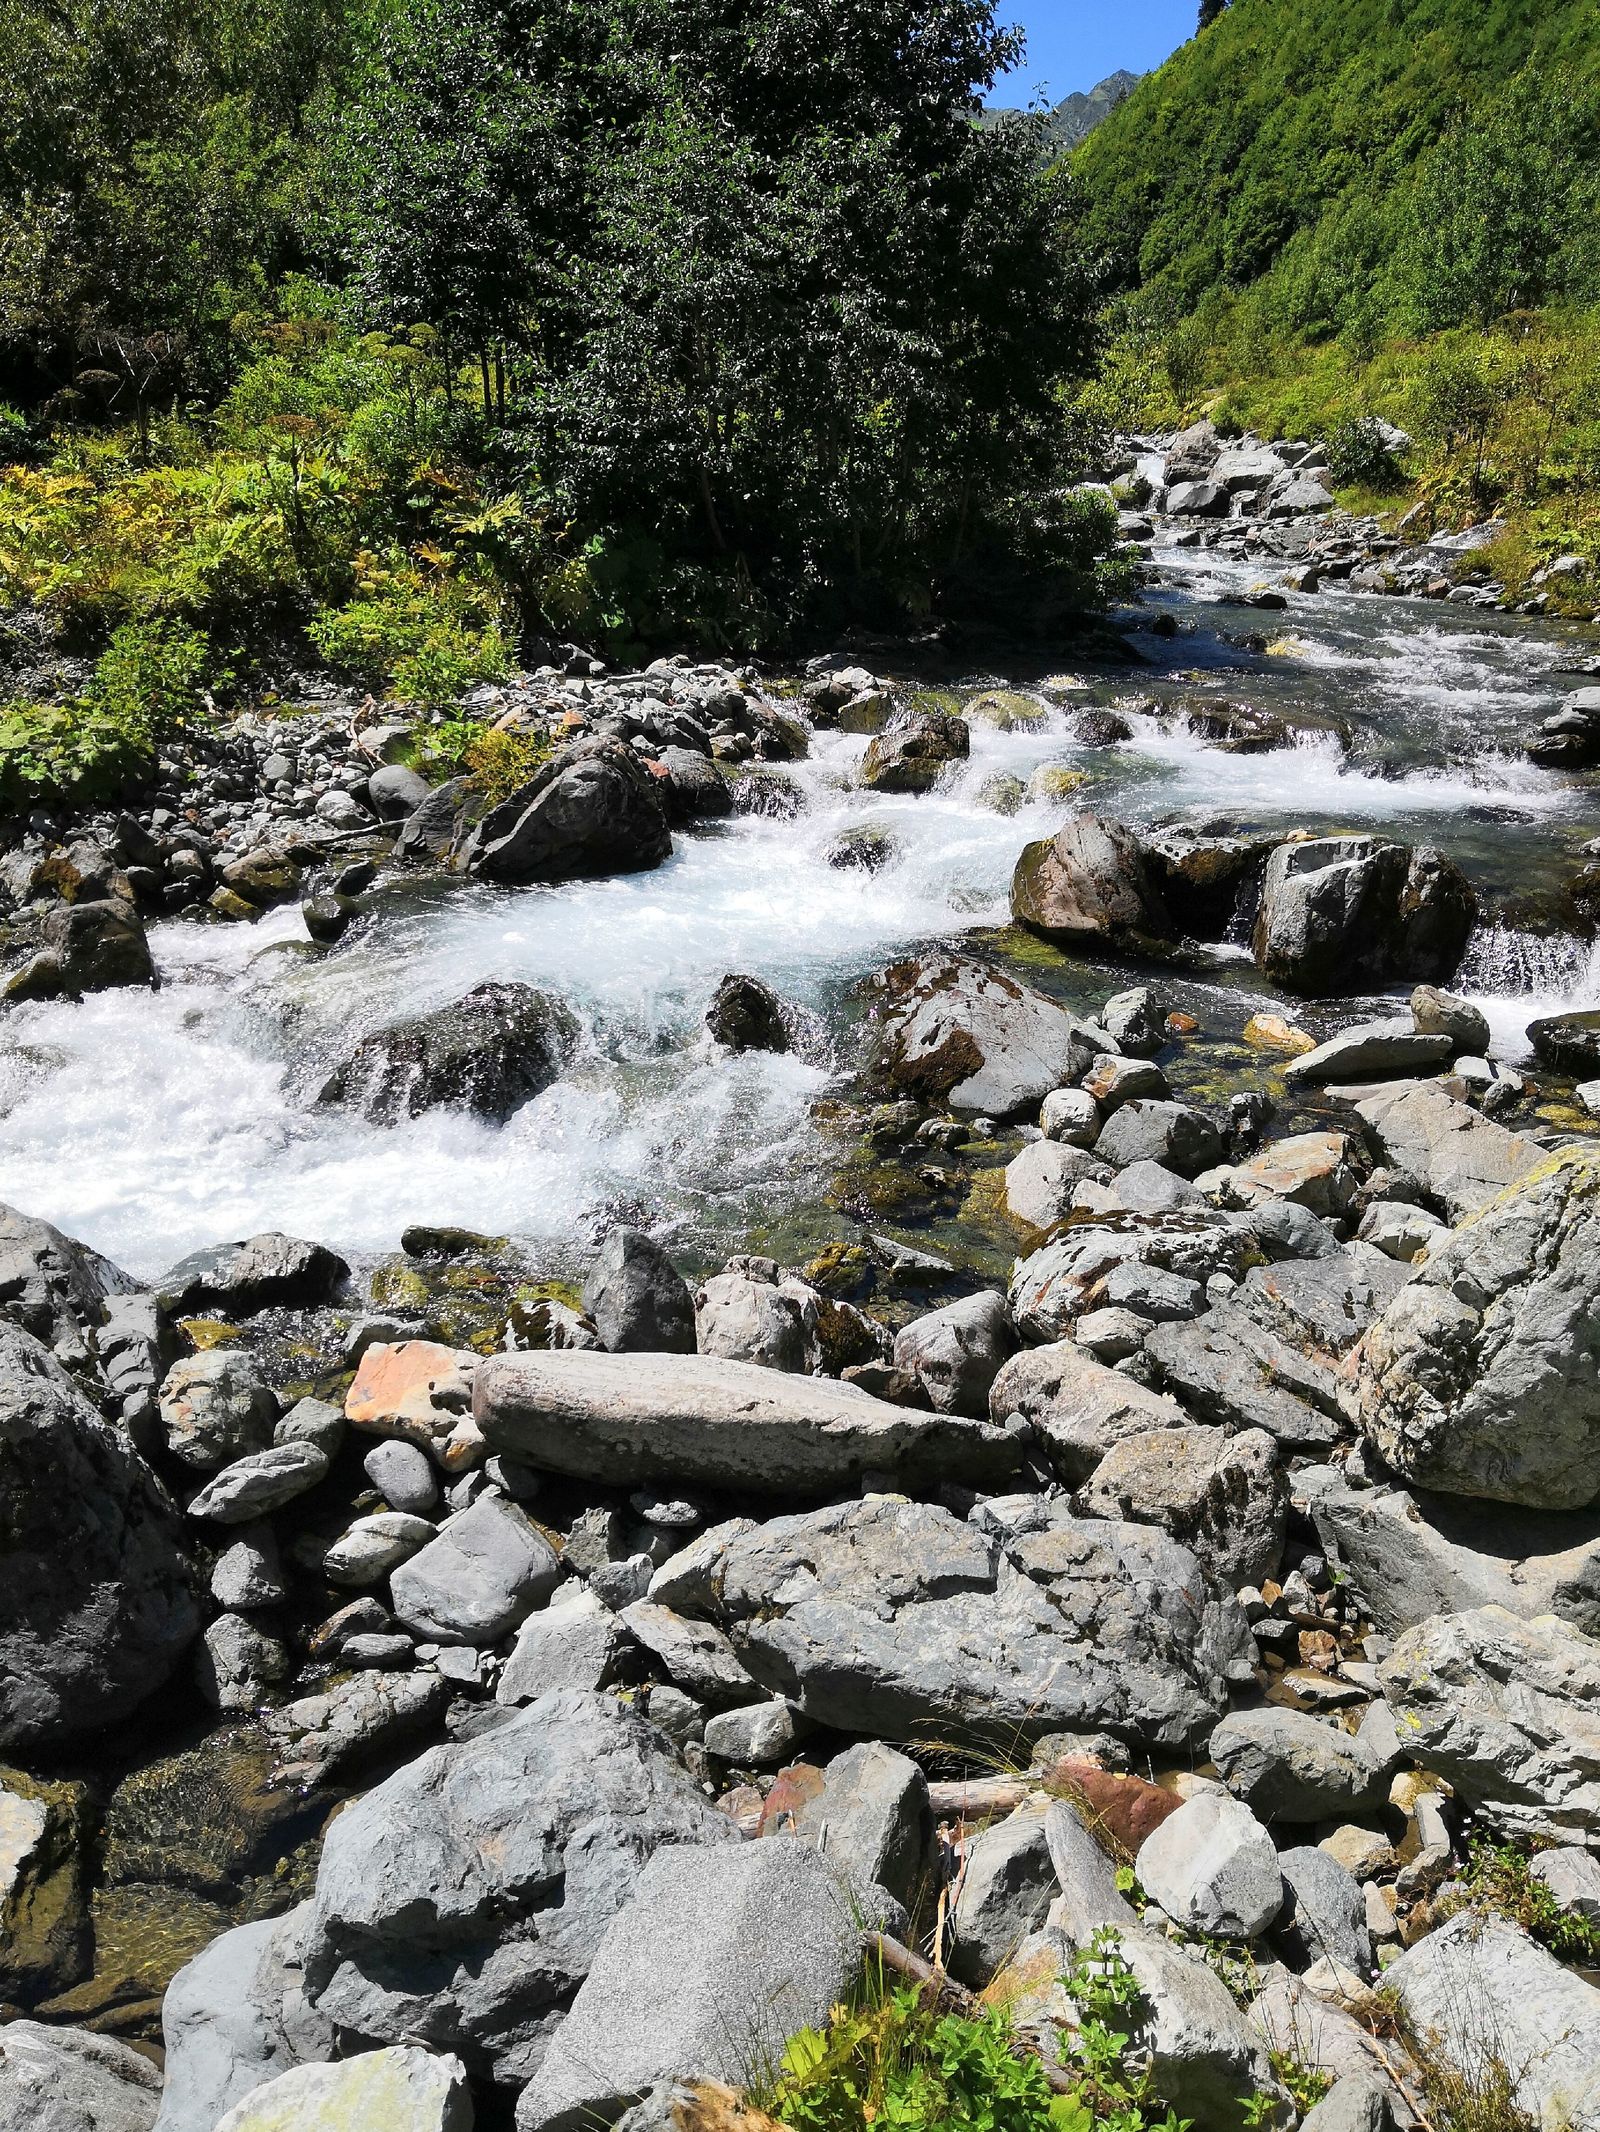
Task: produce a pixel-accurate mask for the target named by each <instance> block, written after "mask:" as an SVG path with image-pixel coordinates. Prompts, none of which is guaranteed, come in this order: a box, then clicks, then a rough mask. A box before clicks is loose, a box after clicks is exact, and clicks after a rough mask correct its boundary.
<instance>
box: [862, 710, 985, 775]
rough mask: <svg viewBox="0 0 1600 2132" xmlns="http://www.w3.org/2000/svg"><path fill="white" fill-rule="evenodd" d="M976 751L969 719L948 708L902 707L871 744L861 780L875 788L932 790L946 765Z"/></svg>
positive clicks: (864, 762) (964, 758) (963, 760)
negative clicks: (949, 710)
mask: <svg viewBox="0 0 1600 2132" xmlns="http://www.w3.org/2000/svg"><path fill="white" fill-rule="evenodd" d="M971 752H972V737H971V735H970V734H969V732H968V731H967V725H966V720H965V719H963V718H955V717H951V716H950V715H949V714H948V713H947V712H944V711H902V712H899V713H897V715H896V716H895V717H893V718H891V719H890V721H889V723H888V725H887V726H885V727H884V729H883V731H882V732H881V733H879V734H878V735H877V736H876V737H875V738H874V739H873V740H872V741H871V743H870V744H869V745H868V748H867V752H866V755H865V756H864V758H863V759H862V764H861V782H862V783H863V784H864V785H867V786H869V787H870V788H871V789H872V790H873V791H875V792H930V791H932V789H933V787H934V786H935V785H936V784H937V783H938V781H939V777H940V773H941V772H942V771H943V770H944V769H945V767H946V765H947V764H949V763H953V762H965V761H966V759H967V757H968V755H969V754H970V753H971Z"/></svg>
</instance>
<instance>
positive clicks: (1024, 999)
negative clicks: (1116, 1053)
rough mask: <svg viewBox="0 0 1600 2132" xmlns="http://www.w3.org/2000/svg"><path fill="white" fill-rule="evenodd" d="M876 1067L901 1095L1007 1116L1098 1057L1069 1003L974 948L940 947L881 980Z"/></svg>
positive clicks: (1028, 1105) (887, 972)
mask: <svg viewBox="0 0 1600 2132" xmlns="http://www.w3.org/2000/svg"><path fill="white" fill-rule="evenodd" d="M878 989H879V992H880V995H881V999H880V1004H879V1008H878V1013H877V1022H878V1028H877V1036H876V1043H875V1048H874V1069H875V1072H876V1074H877V1076H878V1078H879V1079H880V1080H881V1081H883V1082H885V1083H886V1084H887V1085H888V1086H889V1087H890V1088H892V1089H893V1090H895V1091H896V1092H898V1093H901V1094H905V1095H910V1096H915V1097H917V1098H918V1099H919V1100H921V1101H924V1102H928V1103H938V1104H942V1105H945V1106H947V1107H948V1108H949V1109H951V1110H955V1111H959V1112H965V1113H974V1112H975V1113H977V1114H979V1115H982V1116H989V1117H1002V1118H1008V1117H1012V1116H1014V1115H1015V1114H1016V1113H1017V1112H1018V1111H1021V1110H1028V1109H1031V1108H1032V1107H1033V1106H1034V1105H1035V1104H1037V1103H1039V1102H1041V1101H1042V1100H1043V1099H1044V1097H1045V1096H1047V1095H1048V1094H1049V1092H1050V1091H1051V1089H1053V1088H1059V1087H1060V1086H1061V1085H1062V1084H1063V1083H1064V1082H1068V1081H1075V1080H1076V1079H1077V1077H1078V1075H1079V1074H1080V1073H1081V1072H1082V1071H1083V1069H1084V1067H1085V1066H1087V1065H1088V1064H1089V1061H1090V1059H1091V1058H1092V1057H1093V1056H1094V1051H1093V1049H1092V1048H1091V1047H1090V1046H1089V1045H1088V1044H1087V1043H1086V1042H1085V1041H1084V1039H1083V1038H1082V1037H1081V1036H1080V1035H1079V1029H1080V1026H1081V1025H1080V1024H1079V1022H1078V1020H1077V1019H1076V1017H1075V1016H1073V1015H1071V1014H1069V1013H1068V1012H1067V1011H1066V1009H1065V1008H1063V1007H1059V1006H1057V1005H1056V1003H1055V1001H1054V1000H1051V999H1047V998H1046V997H1045V996H1044V994H1043V993H1042V992H1035V991H1033V990H1031V989H1030V988H1029V987H1028V986H1026V985H1023V984H1020V983H1018V981H1017V980H1016V978H1014V977H1012V976H1011V975H1010V974H1009V973H1008V972H1006V971H1003V970H999V969H995V968H992V967H991V966H990V965H989V964H987V963H983V962H979V961H977V960H976V959H975V958H974V957H972V956H969V955H956V954H947V953H941V952H936V953H933V954H930V955H924V956H922V957H920V958H919V959H917V960H915V961H910V962H902V963H896V964H895V965H894V966H893V967H892V968H890V969H888V970H885V971H884V972H882V974H881V975H880V977H879V979H878Z"/></svg>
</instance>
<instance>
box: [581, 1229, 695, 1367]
mask: <svg viewBox="0 0 1600 2132" xmlns="http://www.w3.org/2000/svg"><path fill="white" fill-rule="evenodd" d="M583 1307H584V1309H585V1310H586V1311H587V1312H588V1314H589V1316H590V1317H591V1318H592V1319H593V1320H594V1324H595V1327H596V1330H597V1331H598V1332H599V1335H600V1341H601V1345H602V1346H603V1347H605V1348H606V1349H607V1350H608V1351H609V1352H610V1353H612V1354H621V1353H632V1352H634V1351H636V1350H647V1351H649V1352H650V1353H652V1354H674V1355H689V1354H693V1353H694V1345H695V1322H694V1299H693V1297H692V1296H691V1295H690V1293H689V1288H688V1284H687V1282H686V1281H685V1280H684V1278H683V1276H682V1275H681V1274H680V1273H679V1272H678V1270H677V1268H676V1267H675V1266H674V1265H673V1263H672V1261H671V1259H669V1258H668V1257H667V1254H666V1253H665V1252H664V1251H663V1250H662V1249H661V1246H660V1245H659V1244H658V1243H656V1242H655V1241H654V1239H653V1238H651V1237H649V1236H646V1235H645V1233H644V1231H643V1230H642V1229H630V1228H628V1227H626V1226H625V1225H623V1224H622V1223H618V1224H617V1226H616V1227H615V1228H613V1229H611V1230H610V1231H609V1232H608V1233H607V1236H606V1240H605V1242H604V1243H603V1244H602V1245H601V1247H600V1255H599V1257H598V1258H597V1259H596V1260H595V1263H594V1265H593V1267H592V1268H591V1269H590V1273H589V1278H588V1280H587V1281H586V1282H585V1283H584V1289H583Z"/></svg>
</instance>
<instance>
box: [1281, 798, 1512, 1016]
mask: <svg viewBox="0 0 1600 2132" xmlns="http://www.w3.org/2000/svg"><path fill="white" fill-rule="evenodd" d="M1476 910H1477V900H1476V898H1475V897H1474V895H1473V893H1472V890H1471V888H1470V887H1469V885H1468V883H1467V880H1466V877H1465V876H1464V875H1463V873H1462V872H1461V869H1460V868H1459V867H1458V866H1457V865H1456V864H1455V863H1454V861H1453V860H1450V859H1447V858H1445V857H1444V856H1443V854H1442V853H1440V852H1437V851H1434V850H1432V849H1430V848H1422V849H1419V850H1416V851H1413V850H1411V849H1410V848H1409V847H1408V846H1406V845H1404V844H1391V843H1388V842H1385V841H1384V840H1383V839H1382V838H1379V837H1373V836H1338V837H1314V838H1309V839H1306V840H1304V841H1302V842H1298V843H1285V844H1280V845H1279V846H1278V848H1277V849H1276V850H1275V851H1274V852H1273V854H1272V856H1271V857H1270V858H1269V859H1268V861H1267V870H1266V874H1265V877H1264V879H1263V881H1262V888H1261V908H1260V914H1259V916H1258V917H1257V920H1256V928H1255V936H1254V942H1253V946H1254V952H1255V959H1256V962H1257V963H1258V964H1259V966H1260V968H1261V969H1262V970H1263V971H1264V972H1265V973H1266V975H1267V976H1268V977H1270V978H1271V979H1272V980H1273V981H1274V982H1275V983H1277V984H1280V985H1282V986H1283V987H1284V988H1285V989H1286V990H1287V991H1290V992H1297V993H1301V994H1322V993H1329V992H1348V991H1354V990H1357V989H1359V988H1360V987H1361V986H1363V985H1366V986H1369V987H1376V986H1380V985H1384V984H1390V983H1393V982H1394V981H1395V980H1396V979H1397V978H1405V977H1410V978H1414V979H1415V978H1424V979H1428V980H1430V981H1433V982H1442V981H1444V980H1446V979H1448V978H1449V977H1451V976H1452V975H1453V974H1454V972H1455V968H1456V965H1457V964H1458V963H1459V962H1460V960H1461V955H1462V951H1463V949H1464V948H1465V947H1466V944H1467V935H1468V933H1469V932H1470V931H1471V929H1472V923H1473V919H1474V917H1475V915H1476Z"/></svg>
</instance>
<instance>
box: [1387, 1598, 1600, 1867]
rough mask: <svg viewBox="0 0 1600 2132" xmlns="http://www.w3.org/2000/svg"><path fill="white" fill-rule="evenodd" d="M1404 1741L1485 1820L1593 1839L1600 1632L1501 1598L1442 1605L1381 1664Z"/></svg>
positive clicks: (1554, 1837)
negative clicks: (1511, 1607)
mask: <svg viewBox="0 0 1600 2132" xmlns="http://www.w3.org/2000/svg"><path fill="white" fill-rule="evenodd" d="M1378 1684H1379V1686H1380V1687H1381V1689H1382V1691H1383V1695H1384V1699H1385V1701H1386V1702H1387V1703H1388V1705H1389V1708H1390V1710H1391V1711H1392V1712H1393V1713H1394V1719H1395V1723H1396V1725H1397V1727H1398V1728H1399V1732H1400V1737H1401V1739H1402V1740H1403V1741H1404V1742H1405V1747H1406V1752H1407V1754H1408V1755H1410V1756H1411V1758H1412V1759H1413V1760H1414V1761H1416V1762H1417V1763H1418V1764H1419V1766H1420V1767H1421V1768H1423V1769H1426V1770H1430V1771H1432V1772H1433V1773H1434V1774H1436V1775H1438V1776H1441V1777H1444V1778H1446V1779H1447V1780H1448V1781H1449V1783H1450V1784H1451V1786H1452V1787H1453V1788H1454V1790H1455V1791H1456V1793H1457V1794H1458V1795H1459V1796H1460V1797H1461V1798H1462V1799H1463V1800H1465V1801H1466V1802H1467V1803H1468V1804H1469V1805H1471V1806H1473V1807H1474V1808H1475V1809H1476V1810H1477V1812H1478V1814H1479V1816H1480V1818H1481V1819H1482V1821H1483V1822H1484V1823H1485V1824H1486V1825H1487V1826H1489V1827H1492V1828H1499V1829H1504V1830H1507V1831H1508V1832H1511V1833H1514V1834H1518V1835H1521V1836H1525V1837H1532V1838H1542V1839H1543V1840H1545V1841H1546V1842H1550V1843H1565V1842H1575V1843H1582V1844H1587V1845H1589V1846H1591V1847H1594V1846H1595V1840H1596V1838H1595V1832H1596V1829H1597V1828H1600V1643H1596V1642H1595V1641H1594V1639H1593V1638H1591V1637H1588V1636H1584V1635H1582V1634H1580V1633H1579V1631H1578V1630H1576V1629H1573V1628H1569V1627H1567V1625H1566V1624H1565V1623H1563V1622H1558V1621H1556V1620H1554V1619H1553V1618H1552V1617H1550V1616H1548V1615H1546V1616H1544V1617H1542V1618H1540V1619H1539V1620H1536V1621H1523V1620H1519V1619H1518V1618H1517V1617H1516V1616H1515V1615H1513V1614H1508V1613H1505V1612H1504V1611H1503V1610H1502V1609H1501V1608H1500V1607H1497V1606H1483V1607H1476V1608H1474V1609H1473V1611H1472V1612H1470V1613H1467V1614H1439V1615H1436V1616H1435V1617H1434V1618H1433V1619H1432V1620H1431V1621H1424V1622H1421V1623H1419V1624H1418V1626H1417V1627H1416V1628H1414V1629H1410V1630H1408V1631H1407V1633H1406V1634H1405V1635H1403V1636H1402V1637H1400V1638H1399V1640H1398V1641H1397V1642H1396V1644H1395V1647H1394V1649H1393V1651H1392V1652H1391V1653H1390V1655H1389V1656H1388V1658H1386V1659H1385V1660H1384V1661H1383V1663H1382V1665H1381V1666H1380V1667H1379V1669H1378Z"/></svg>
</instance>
